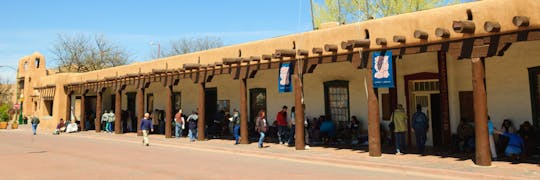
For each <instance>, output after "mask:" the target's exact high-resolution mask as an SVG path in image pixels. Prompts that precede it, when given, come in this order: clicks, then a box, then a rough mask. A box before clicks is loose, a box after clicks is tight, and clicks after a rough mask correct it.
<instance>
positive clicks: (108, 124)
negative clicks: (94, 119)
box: [101, 110, 116, 133]
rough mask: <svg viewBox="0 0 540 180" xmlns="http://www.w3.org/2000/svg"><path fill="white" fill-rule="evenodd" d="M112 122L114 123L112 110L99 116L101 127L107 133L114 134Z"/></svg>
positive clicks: (114, 117) (114, 116)
mask: <svg viewBox="0 0 540 180" xmlns="http://www.w3.org/2000/svg"><path fill="white" fill-rule="evenodd" d="M114 121H116V115H115V114H114V112H113V110H110V111H105V113H103V115H101V126H102V127H103V129H104V130H105V132H107V133H113V132H114Z"/></svg>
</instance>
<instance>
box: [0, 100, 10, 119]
mask: <svg viewBox="0 0 540 180" xmlns="http://www.w3.org/2000/svg"><path fill="white" fill-rule="evenodd" d="M9 109H11V106H10V105H9V104H4V105H2V106H0V122H7V121H9Z"/></svg>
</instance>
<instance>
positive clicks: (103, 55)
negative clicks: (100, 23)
mask: <svg viewBox="0 0 540 180" xmlns="http://www.w3.org/2000/svg"><path fill="white" fill-rule="evenodd" d="M52 52H53V53H54V54H55V56H56V62H57V64H58V67H59V71H60V72H87V71H94V70H98V69H103V68H108V67H114V66H119V65H124V64H127V63H129V54H128V53H127V52H126V51H125V50H124V49H123V48H121V47H119V46H116V45H114V44H113V43H111V42H110V41H108V40H107V39H106V38H105V37H104V36H103V35H102V34H100V35H94V37H93V38H91V37H90V36H85V35H82V34H78V35H74V36H68V35H65V34H59V35H58V38H57V40H56V43H55V45H54V47H53V49H52Z"/></svg>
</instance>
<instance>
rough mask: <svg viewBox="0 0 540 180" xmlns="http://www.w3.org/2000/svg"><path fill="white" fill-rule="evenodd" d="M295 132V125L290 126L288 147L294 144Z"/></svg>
mask: <svg viewBox="0 0 540 180" xmlns="http://www.w3.org/2000/svg"><path fill="white" fill-rule="evenodd" d="M295 130H296V127H295V125H292V127H291V130H290V131H289V145H292V144H294V136H295V135H296V134H295Z"/></svg>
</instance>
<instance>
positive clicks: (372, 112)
mask: <svg viewBox="0 0 540 180" xmlns="http://www.w3.org/2000/svg"><path fill="white" fill-rule="evenodd" d="M372 61H373V60H372V58H371V56H370V58H369V60H368V66H367V67H368V68H367V73H365V76H367V77H366V78H367V91H368V139H369V156H371V157H380V156H381V130H380V126H381V125H380V123H379V119H380V113H379V100H378V99H377V95H376V94H375V90H374V89H373V79H372V78H373V77H372V76H371V71H372V66H371V64H372Z"/></svg>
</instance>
